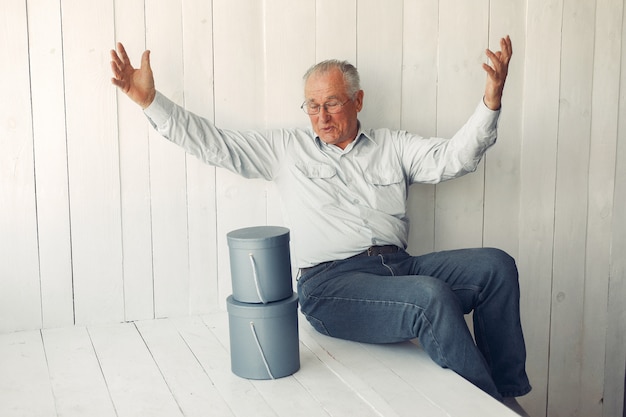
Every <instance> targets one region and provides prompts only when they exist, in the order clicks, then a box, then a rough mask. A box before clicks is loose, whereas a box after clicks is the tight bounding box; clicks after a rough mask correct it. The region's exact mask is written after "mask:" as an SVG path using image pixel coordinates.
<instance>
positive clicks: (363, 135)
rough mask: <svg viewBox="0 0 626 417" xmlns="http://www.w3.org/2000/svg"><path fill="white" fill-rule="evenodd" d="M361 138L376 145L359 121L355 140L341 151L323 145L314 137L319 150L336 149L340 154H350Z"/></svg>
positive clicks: (337, 148)
mask: <svg viewBox="0 0 626 417" xmlns="http://www.w3.org/2000/svg"><path fill="white" fill-rule="evenodd" d="M361 138H365V139H367V140H368V141H370V142H372V143H373V144H375V145H378V144H377V143H376V141H375V140H374V139H373V138H372V137H371V136H370V135H369V134H368V133H367V132H366V130H365V129H363V126H362V125H361V121H359V130H358V131H357V133H356V139H354V140H353V141H352V142H350V144H349V145H348V146H346V149H343V150H342V149H341V148H339V147H337V146H334V145H327V144H326V143H324V142H323V141H322V140H321V139H320V137H319V136H318V135H315V143H316V144H317V146H318V147H319V148H320V149H336V151H339V152H341V153H348V152H350V151H351V150H352V149H353V148H354V147H355V146H357V143H358V142H360V141H361Z"/></svg>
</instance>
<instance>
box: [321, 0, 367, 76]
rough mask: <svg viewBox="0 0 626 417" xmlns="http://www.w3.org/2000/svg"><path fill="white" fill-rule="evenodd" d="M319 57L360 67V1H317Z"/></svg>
mask: <svg viewBox="0 0 626 417" xmlns="http://www.w3.org/2000/svg"><path fill="white" fill-rule="evenodd" d="M315 57H316V62H321V61H323V60H325V59H341V60H347V61H349V62H350V63H352V64H353V65H356V64H357V0H344V1H341V2H338V1H335V0H316V1H315Z"/></svg>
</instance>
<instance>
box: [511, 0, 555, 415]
mask: <svg viewBox="0 0 626 417" xmlns="http://www.w3.org/2000/svg"><path fill="white" fill-rule="evenodd" d="M561 14H562V2H561V0H552V1H545V0H528V3H527V19H526V25H527V26H526V34H527V35H526V36H527V37H526V53H525V67H524V73H525V81H524V97H525V99H524V106H523V120H522V128H523V131H524V140H523V142H522V156H521V166H520V169H521V171H520V175H521V194H520V218H519V231H520V234H519V239H520V243H519V246H520V249H519V251H520V254H519V260H518V267H519V270H520V276H521V282H520V286H521V292H522V300H521V313H522V324H523V326H524V331H525V338H526V346H527V351H528V361H527V371H528V375H529V378H530V380H531V381H532V385H533V391H531V393H530V394H529V395H528V396H526V397H523V398H522V400H521V402H522V404H523V405H524V406H525V407H526V410H527V411H528V413H529V414H531V415H536V416H545V412H546V397H547V389H548V363H549V362H548V361H549V357H548V355H549V333H550V320H549V317H550V303H551V299H552V295H551V291H552V250H553V249H552V242H553V233H554V194H555V191H554V188H555V181H556V167H555V161H556V142H557V141H556V138H557V129H558V109H559V89H558V85H559V75H560V52H559V51H560V42H561ZM537 103H541V106H538V105H537Z"/></svg>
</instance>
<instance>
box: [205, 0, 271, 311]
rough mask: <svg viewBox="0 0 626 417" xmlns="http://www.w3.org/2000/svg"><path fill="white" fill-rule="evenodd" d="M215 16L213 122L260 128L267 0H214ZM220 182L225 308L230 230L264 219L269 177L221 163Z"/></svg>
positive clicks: (262, 122) (220, 261)
mask: <svg viewBox="0 0 626 417" xmlns="http://www.w3.org/2000/svg"><path fill="white" fill-rule="evenodd" d="M242 10H245V11H246V12H245V13H242V12H241V11H242ZM213 16H214V19H213V22H214V53H215V122H216V124H217V125H218V126H219V127H221V128H228V129H239V130H245V129H262V128H263V127H264V126H265V110H264V109H263V103H264V102H265V93H266V88H267V87H266V86H267V84H266V83H267V73H266V65H267V64H266V60H265V59H266V48H267V43H266V41H267V39H266V35H265V28H264V12H263V2H259V1H257V0H236V1H232V0H214V2H213ZM234 69H236V70H234ZM216 184H217V216H218V224H217V242H218V250H217V255H218V277H219V278H218V279H219V301H220V305H221V306H222V308H225V305H226V297H228V296H229V295H230V294H231V292H232V291H231V288H232V284H231V277H230V266H229V261H228V256H229V255H228V245H227V242H226V234H227V233H228V232H230V231H232V230H235V229H239V228H242V227H248V226H259V225H264V224H266V219H267V204H266V187H267V183H266V182H265V181H264V180H259V179H256V180H246V179H244V178H241V177H239V176H237V175H235V174H232V173H230V172H227V171H225V170H223V169H218V170H217V172H216Z"/></svg>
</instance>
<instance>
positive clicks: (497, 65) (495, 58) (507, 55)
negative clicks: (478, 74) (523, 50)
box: [483, 35, 513, 110]
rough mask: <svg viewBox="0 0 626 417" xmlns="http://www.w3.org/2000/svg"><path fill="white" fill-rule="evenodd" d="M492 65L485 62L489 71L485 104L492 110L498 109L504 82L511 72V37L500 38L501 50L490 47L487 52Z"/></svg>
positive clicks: (484, 65)
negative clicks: (492, 49) (491, 49)
mask: <svg viewBox="0 0 626 417" xmlns="http://www.w3.org/2000/svg"><path fill="white" fill-rule="evenodd" d="M485 53H486V55H487V57H488V58H489V60H490V61H491V65H487V64H483V69H484V70H485V72H487V85H486V86H485V97H484V101H485V105H486V106H487V107H489V108H490V109H491V110H498V109H499V108H500V105H501V100H502V91H503V90H504V82H505V81H506V76H507V74H508V72H509V61H510V60H511V55H513V46H512V45H511V39H510V38H509V36H508V35H507V37H506V38H502V39H500V50H499V51H498V52H495V53H494V52H492V51H490V50H489V49H487V51H486V52H485Z"/></svg>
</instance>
